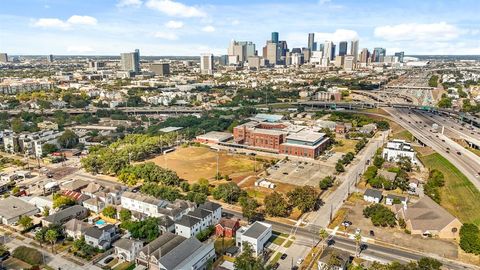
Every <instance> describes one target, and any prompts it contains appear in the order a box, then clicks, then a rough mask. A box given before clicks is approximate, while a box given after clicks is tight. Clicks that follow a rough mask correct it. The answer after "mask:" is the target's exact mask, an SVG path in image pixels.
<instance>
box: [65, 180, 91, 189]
mask: <svg viewBox="0 0 480 270" xmlns="http://www.w3.org/2000/svg"><path fill="white" fill-rule="evenodd" d="M89 183H90V182H89V181H85V180H81V179H75V180H71V181H67V182H65V183H63V184H62V185H61V186H60V188H61V189H62V190H77V189H81V188H84V187H86V186H87V185H88V184H89Z"/></svg>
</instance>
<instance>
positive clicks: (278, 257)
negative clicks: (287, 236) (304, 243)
mask: <svg viewBox="0 0 480 270" xmlns="http://www.w3.org/2000/svg"><path fill="white" fill-rule="evenodd" d="M281 256H282V253H280V252H275V255H274V257H273V259H272V261H271V262H270V264H271V265H274V264H275V263H276V262H278V260H279V259H280V257H281Z"/></svg>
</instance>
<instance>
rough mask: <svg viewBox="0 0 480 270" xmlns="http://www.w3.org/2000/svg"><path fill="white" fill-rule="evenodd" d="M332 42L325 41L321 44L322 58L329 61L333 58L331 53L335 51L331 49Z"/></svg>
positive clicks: (333, 53)
mask: <svg viewBox="0 0 480 270" xmlns="http://www.w3.org/2000/svg"><path fill="white" fill-rule="evenodd" d="M333 46H334V45H333V42H331V41H325V43H324V44H323V58H325V59H327V60H328V61H331V60H332V59H333V57H332V56H333V55H335V51H334V50H333ZM332 50H333V51H332Z"/></svg>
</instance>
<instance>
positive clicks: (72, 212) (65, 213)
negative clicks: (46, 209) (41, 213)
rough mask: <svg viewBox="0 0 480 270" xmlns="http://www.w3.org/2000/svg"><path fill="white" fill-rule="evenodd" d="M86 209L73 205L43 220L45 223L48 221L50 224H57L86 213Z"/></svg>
mask: <svg viewBox="0 0 480 270" xmlns="http://www.w3.org/2000/svg"><path fill="white" fill-rule="evenodd" d="M87 211H88V209H87V208H85V207H83V206H80V205H74V206H71V207H69V208H67V209H63V210H61V211H58V212H57V213H55V214H53V215H50V216H48V217H46V218H44V220H45V221H48V222H50V223H57V222H60V221H63V220H65V219H66V218H68V217H76V216H78V215H80V214H81V213H84V212H87Z"/></svg>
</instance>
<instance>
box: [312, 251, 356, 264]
mask: <svg viewBox="0 0 480 270" xmlns="http://www.w3.org/2000/svg"><path fill="white" fill-rule="evenodd" d="M332 256H335V257H336V258H337V260H338V262H339V264H338V265H335V266H343V265H344V264H345V263H347V262H348V261H350V253H349V252H347V251H343V250H340V249H336V248H333V247H326V248H325V250H324V251H323V252H322V255H320V259H319V261H320V262H323V263H329V262H330V261H331V260H330V258H331V257H332ZM335 257H334V258H335Z"/></svg>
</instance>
